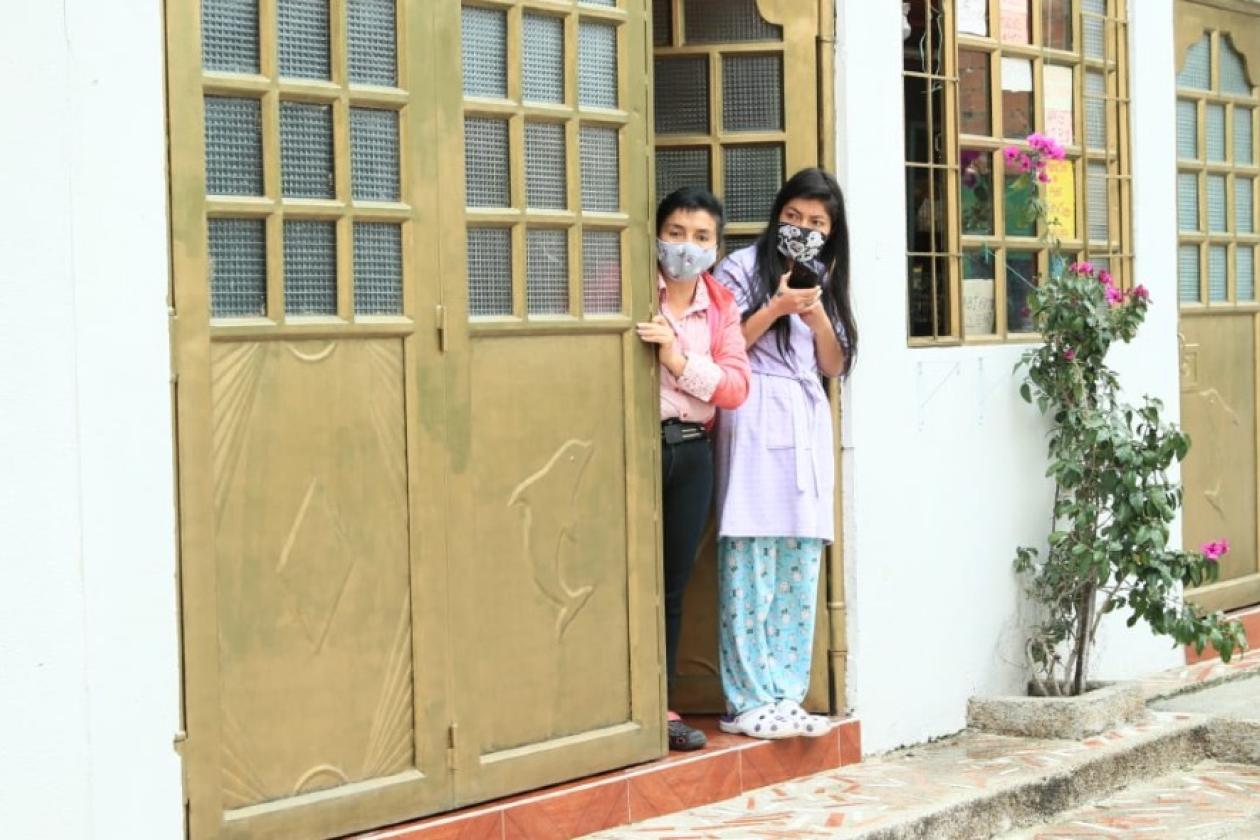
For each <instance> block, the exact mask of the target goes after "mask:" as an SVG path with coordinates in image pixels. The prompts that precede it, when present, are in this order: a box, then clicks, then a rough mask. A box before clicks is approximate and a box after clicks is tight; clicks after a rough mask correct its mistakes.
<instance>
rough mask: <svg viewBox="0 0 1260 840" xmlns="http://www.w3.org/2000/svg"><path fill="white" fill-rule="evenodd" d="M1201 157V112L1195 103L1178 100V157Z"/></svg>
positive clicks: (1188, 158)
mask: <svg viewBox="0 0 1260 840" xmlns="http://www.w3.org/2000/svg"><path fill="white" fill-rule="evenodd" d="M1198 156H1199V110H1198V106H1197V105H1196V104H1195V103H1194V102H1190V101H1188V100H1185V99H1178V100H1177V157H1180V158H1185V159H1186V160H1193V159H1195V158H1197V157H1198Z"/></svg>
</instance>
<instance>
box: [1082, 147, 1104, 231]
mask: <svg viewBox="0 0 1260 840" xmlns="http://www.w3.org/2000/svg"><path fill="white" fill-rule="evenodd" d="M1085 224H1086V227H1087V228H1088V231H1089V238H1090V239H1093V240H1100V241H1104V242H1105V241H1107V239H1108V230H1109V229H1108V219H1107V164H1105V163H1091V164H1089V165H1088V166H1087V167H1086V169H1085Z"/></svg>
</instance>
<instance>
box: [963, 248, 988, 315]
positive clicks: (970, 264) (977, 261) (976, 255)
mask: <svg viewBox="0 0 1260 840" xmlns="http://www.w3.org/2000/svg"><path fill="white" fill-rule="evenodd" d="M995 262H996V260H995V255H994V253H993V252H992V251H989V250H987V249H981V248H964V249H963V259H962V272H963V280H962V296H963V298H962V304H963V306H962V308H963V332H964V333H965V334H966V335H973V336H974V335H992V334H993V332H994V330H995V329H997V311H996V309H994V296H993V284H994V278H995V277H996V276H997V275H996V273H995V267H996V266H995Z"/></svg>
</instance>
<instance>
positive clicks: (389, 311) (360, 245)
mask: <svg viewBox="0 0 1260 840" xmlns="http://www.w3.org/2000/svg"><path fill="white" fill-rule="evenodd" d="M402 272H403V260H402V228H401V227H400V226H399V225H395V224H380V223H377V222H355V223H354V311H355V313H356V314H359V315H398V314H401V313H402V309H403V299H402Z"/></svg>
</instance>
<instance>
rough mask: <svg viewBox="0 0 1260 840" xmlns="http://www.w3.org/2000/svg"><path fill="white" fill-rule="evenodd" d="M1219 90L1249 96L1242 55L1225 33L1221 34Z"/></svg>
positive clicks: (1248, 85)
mask: <svg viewBox="0 0 1260 840" xmlns="http://www.w3.org/2000/svg"><path fill="white" fill-rule="evenodd" d="M1221 92H1222V93H1228V94H1233V95H1235V96H1251V83H1250V82H1248V81H1247V69H1246V67H1245V66H1244V65H1243V57H1242V56H1241V55H1240V54H1239V53H1238V50H1236V49H1234V45H1233V43H1232V42H1231V41H1230V39H1229V36H1226V35H1222V36H1221Z"/></svg>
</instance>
